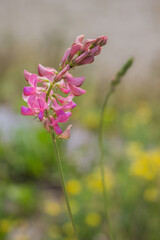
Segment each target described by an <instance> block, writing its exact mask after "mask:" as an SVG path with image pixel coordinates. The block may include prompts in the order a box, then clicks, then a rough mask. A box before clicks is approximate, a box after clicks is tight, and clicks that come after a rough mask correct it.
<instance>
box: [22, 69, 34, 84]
mask: <svg viewBox="0 0 160 240" xmlns="http://www.w3.org/2000/svg"><path fill="white" fill-rule="evenodd" d="M31 75H32V73H30V72H28V71H27V70H24V77H25V79H26V81H27V82H28V81H29V78H30V76H31Z"/></svg>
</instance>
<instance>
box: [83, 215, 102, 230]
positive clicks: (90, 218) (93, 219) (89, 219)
mask: <svg viewBox="0 0 160 240" xmlns="http://www.w3.org/2000/svg"><path fill="white" fill-rule="evenodd" d="M85 221H86V223H87V224H88V225H89V226H91V227H97V226H98V225H99V224H100V221H101V216H100V215H99V214H98V213H96V212H91V213H89V214H87V216H86V219H85Z"/></svg>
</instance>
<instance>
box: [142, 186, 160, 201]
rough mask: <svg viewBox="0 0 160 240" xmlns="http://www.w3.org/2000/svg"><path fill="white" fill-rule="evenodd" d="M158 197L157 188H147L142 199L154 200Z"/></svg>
mask: <svg viewBox="0 0 160 240" xmlns="http://www.w3.org/2000/svg"><path fill="white" fill-rule="evenodd" d="M157 197H158V189H156V188H148V189H146V190H145V192H144V199H145V200H146V201H148V202H154V201H155V200H156V199H157Z"/></svg>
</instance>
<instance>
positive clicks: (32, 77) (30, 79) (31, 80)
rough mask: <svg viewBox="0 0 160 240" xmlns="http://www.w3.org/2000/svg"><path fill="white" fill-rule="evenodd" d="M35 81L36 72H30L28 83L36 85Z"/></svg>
mask: <svg viewBox="0 0 160 240" xmlns="http://www.w3.org/2000/svg"><path fill="white" fill-rule="evenodd" d="M37 82H38V77H37V75H36V74H31V76H30V78H29V83H30V84H31V86H33V87H36V86H37Z"/></svg>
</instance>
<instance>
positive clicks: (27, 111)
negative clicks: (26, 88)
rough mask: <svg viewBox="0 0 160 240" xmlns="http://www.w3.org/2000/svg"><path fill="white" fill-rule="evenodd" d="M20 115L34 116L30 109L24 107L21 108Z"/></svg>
mask: <svg viewBox="0 0 160 240" xmlns="http://www.w3.org/2000/svg"><path fill="white" fill-rule="evenodd" d="M21 114H22V115H28V116H29V115H34V113H33V111H32V109H30V108H28V107H25V106H22V107H21Z"/></svg>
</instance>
